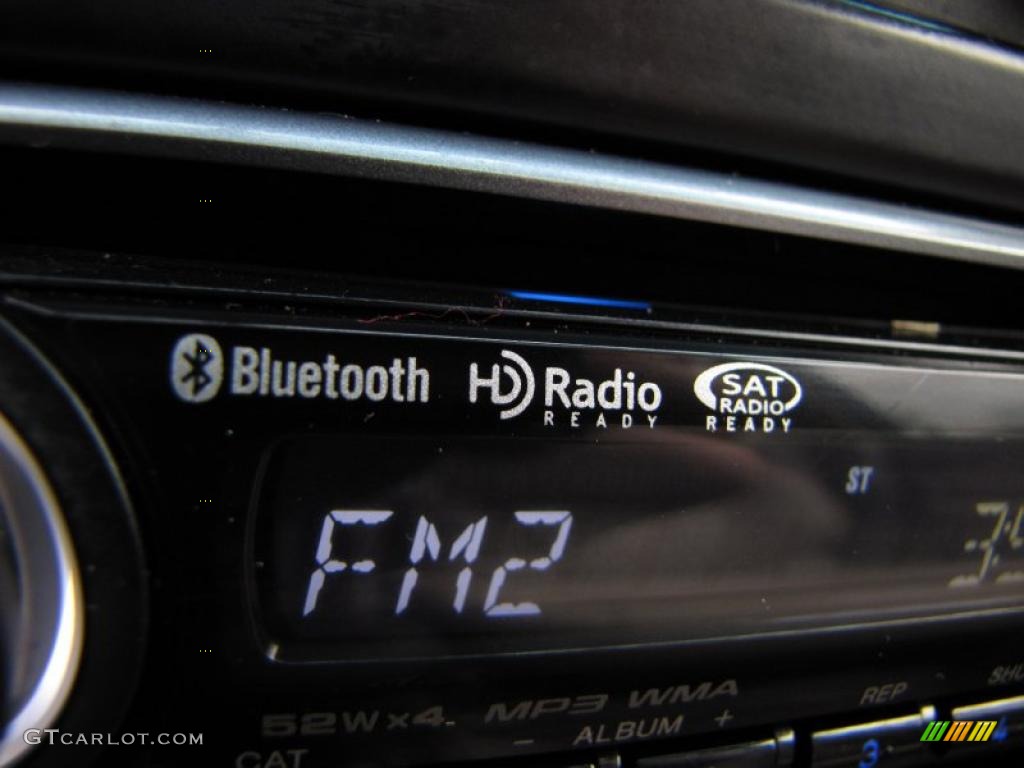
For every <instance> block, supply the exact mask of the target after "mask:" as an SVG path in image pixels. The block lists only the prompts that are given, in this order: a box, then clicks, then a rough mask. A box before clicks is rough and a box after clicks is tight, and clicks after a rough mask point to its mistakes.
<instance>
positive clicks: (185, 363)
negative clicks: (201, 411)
mask: <svg viewBox="0 0 1024 768" xmlns="http://www.w3.org/2000/svg"><path fill="white" fill-rule="evenodd" d="M223 381H224V353H223V352H222V351H221V348H220V344H218V343H217V340H216V339H215V338H213V337H212V336H207V335H206V334H205V333H190V334H188V335H187V336H182V337H181V338H180V339H178V343H177V344H175V345H174V350H173V351H172V352H171V388H172V389H173V390H174V393H175V394H176V395H177V396H178V397H180V398H181V399H182V400H185V401H186V402H189V403H205V402H206V401H207V400H212V399H213V398H214V396H216V394H217V392H218V391H219V390H220V386H221V384H222V383H223Z"/></svg>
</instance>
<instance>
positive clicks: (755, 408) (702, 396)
mask: <svg viewBox="0 0 1024 768" xmlns="http://www.w3.org/2000/svg"><path fill="white" fill-rule="evenodd" d="M693 393H694V394H695V395H696V396H697V399H698V400H700V401H701V403H703V404H704V405H705V406H707V408H708V409H710V410H711V411H713V412H714V414H715V415H713V416H708V417H707V418H706V421H705V429H707V431H708V432H718V431H722V432H762V433H765V434H767V433H769V432H775V431H781V432H783V433H788V432H789V431H790V429H792V427H793V419H792V417H790V416H787V415H786V414H788V413H789V412H791V411H792V410H793V409H794V408H796V407H797V406H798V405H800V402H801V401H802V400H803V396H804V389H803V386H801V384H800V382H799V381H797V379H796V377H795V376H793V375H792V374H789V373H787V372H786V371H784V370H782V369H781V368H777V367H776V366H774V365H767V364H765V363H722V364H721V365H716V366H713V367H711V368H708V369H707V370H706V371H704V372H703V373H701V374H700V375H699V376H698V377H697V378H696V380H694V382H693Z"/></svg>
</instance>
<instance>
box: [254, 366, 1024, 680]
mask: <svg viewBox="0 0 1024 768" xmlns="http://www.w3.org/2000/svg"><path fill="white" fill-rule="evenodd" d="M684 363H685V365H684V366H683V367H681V368H680V374H681V375H680V378H681V379H683V380H684V382H685V383H684V384H681V385H679V386H673V383H672V381H670V380H666V377H664V376H663V381H665V383H663V384H661V385H660V386H659V391H658V393H657V395H658V397H657V399H658V405H659V408H660V414H661V416H662V417H663V418H664V422H663V423H661V424H659V425H658V427H657V428H652V427H651V426H650V425H647V426H646V427H644V426H643V422H642V420H643V416H644V411H643V410H642V409H641V408H640V407H639V406H640V401H639V398H638V397H637V390H636V389H634V392H633V394H632V397H633V398H634V404H635V410H636V411H637V414H636V416H635V420H636V422H637V423H638V424H639V426H637V427H635V428H631V429H618V430H607V431H601V430H595V429H582V430H581V431H579V432H575V433H573V432H565V431H562V432H554V431H551V433H550V435H546V434H544V433H543V432H542V431H541V430H539V429H537V430H530V431H524V432H522V433H506V434H481V432H483V430H481V429H477V428H473V426H472V425H469V428H467V429H465V430H462V431H460V432H459V433H457V434H450V433H449V434H446V433H444V432H443V431H442V430H440V429H438V430H433V431H432V430H430V429H420V430H418V431H417V433H416V434H389V435H370V434H359V433H353V432H348V433H335V434H307V435H298V436H295V437H292V438H287V439H284V440H282V441H280V442H278V443H277V444H276V445H275V446H274V447H273V448H272V449H271V450H270V451H269V453H268V458H267V461H266V464H265V470H264V473H263V477H262V479H261V483H260V488H259V491H258V494H257V497H258V502H257V504H256V515H255V522H254V526H253V553H254V567H253V574H254V584H255V589H256V592H257V596H258V601H257V602H258V606H259V608H258V610H259V613H260V616H259V618H260V621H261V625H262V626H263V628H264V631H265V633H266V635H267V636H268V638H269V639H270V641H272V643H273V644H274V645H275V648H276V651H275V653H277V655H278V658H282V659H295V660H304V659H361V658H398V657H438V656H458V655H469V654H483V653H488V654H489V653H515V652H526V651H545V650H553V649H571V648H593V647H607V646H620V645H629V644H639V643H671V642H684V641H694V640H710V639H716V638H727V637H737V636H745V635H753V634H765V633H777V632H787V631H794V630H804V629H813V628H825V627H843V626H848V625H859V624H864V623H871V622H877V621H887V620H898V619H908V618H917V617H923V616H934V615H948V614H952V613H958V612H964V611H975V610H987V609H998V608H1005V607H1019V606H1021V605H1022V604H1024V472H1022V467H1024V434H1016V433H1015V430H1016V429H1017V426H1016V424H1012V425H1010V428H1009V429H1006V428H1005V427H1006V426H1007V424H1006V422H1004V423H1003V427H1004V428H1002V429H1000V430H999V431H998V433H996V432H994V431H993V430H991V429H989V426H990V424H989V422H992V423H995V420H997V419H998V418H999V414H1003V413H1008V412H1009V411H1008V410H1007V409H1009V408H1010V407H1011V406H1013V407H1016V408H1017V413H1018V414H1019V412H1020V407H1021V402H1022V401H1024V390H1022V389H1021V383H1020V381H1021V380H1020V379H1016V378H1014V377H1006V378H1005V379H994V380H993V381H990V382H988V383H987V384H986V385H985V387H986V388H987V389H985V393H986V394H987V396H989V397H990V398H991V399H990V400H988V401H987V403H986V404H984V405H981V406H976V407H974V409H973V410H971V409H970V408H968V409H964V408H959V411H958V412H959V414H960V416H954V415H951V410H950V409H952V408H954V407H956V399H957V397H958V396H959V393H960V391H961V388H965V389H964V394H965V395H966V393H967V392H968V391H969V388H970V387H972V386H974V385H972V383H971V382H972V380H973V379H972V377H971V376H970V375H965V374H962V373H949V374H947V373H942V372H934V373H930V374H928V378H927V379H926V381H927V382H928V383H926V384H920V383H919V384H918V385H917V387H916V389H915V385H914V382H915V381H917V380H918V379H920V374H915V373H913V372H908V371H905V370H897V369H894V371H893V373H891V374H889V373H887V372H886V371H885V370H884V369H878V368H873V369H871V370H869V371H860V372H858V371H856V370H855V369H853V375H852V377H851V376H847V373H849V372H848V371H846V370H844V369H842V368H840V367H830V368H818V369H814V368H812V364H808V363H801V364H799V365H789V366H788V367H787V368H786V371H783V372H782V373H785V374H786V375H788V376H790V377H791V378H792V379H793V381H794V382H796V387H797V389H796V394H794V387H793V386H792V385H790V382H788V381H786V380H783V379H782V378H780V377H779V375H777V374H776V373H775V371H777V370H781V369H778V368H777V367H769V366H766V367H764V368H763V369H760V370H759V369H758V368H757V366H756V365H752V364H745V365H744V366H742V367H741V366H739V365H734V366H733V367H732V368H729V367H728V366H727V365H722V366H718V370H717V371H716V372H715V374H714V377H712V378H714V379H715V380H713V381H711V382H710V383H709V382H708V378H709V377H707V376H705V377H704V379H703V380H702V379H701V372H702V370H704V369H706V368H707V367H708V366H707V364H706V363H704V364H703V365H701V364H699V363H696V364H695V363H694V362H693V361H684ZM801 367H802V368H803V370H801ZM723 370H724V371H725V372H724V373H723V372H722V371H723ZM737 371H738V373H737V375H736V376H734V377H732V378H726V377H727V376H728V375H729V373H734V372H737ZM793 371H797V373H793ZM498 373H500V371H499V372H498ZM476 375H477V379H478V380H479V378H480V374H479V372H477V373H476ZM469 376H470V378H469V382H470V387H471V388H472V385H473V379H472V376H473V373H472V372H470V374H469ZM858 376H860V377H861V378H860V379H859V381H868V380H869V378H870V380H873V381H881V380H882V379H884V378H885V377H886V376H889V377H890V378H891V377H895V378H896V379H899V382H893V381H890V385H891V386H889V390H886V388H885V387H876V393H877V392H878V391H881V392H883V393H885V392H886V391H890V392H891V393H892V396H891V398H890V399H891V402H889V401H887V400H886V397H885V396H876V398H875V400H874V401H873V402H871V403H870V404H866V398H860V399H858V397H857V392H856V388H855V385H856V382H857V381H858V379H857V377H858ZM755 377H756V378H758V379H759V382H758V383H751V382H754V381H755ZM771 377H774V380H773V378H771ZM840 377H844V378H843V380H842V381H840ZM551 381H552V377H551V376H546V377H545V378H540V377H538V380H537V381H536V382H535V386H536V387H537V388H538V390H539V391H538V393H537V398H538V399H539V398H542V397H544V396H545V392H544V391H543V388H544V387H545V386H547V384H550V383H551ZM553 381H554V383H555V384H556V385H557V384H558V383H559V378H558V377H557V376H555V377H554V379H553ZM620 381H621V382H622V383H625V382H627V381H628V379H627V378H626V376H625V374H624V373H623V374H621V377H620ZM974 381H976V380H974ZM509 386H511V384H510V385H509ZM787 386H788V389H787ZM744 390H746V391H745V392H744ZM826 390H827V391H828V392H829V393H830V399H829V401H828V402H829V403H830V404H831V406H830V408H831V409H832V410H830V413H831V415H828V416H827V417H826V416H822V415H821V414H823V413H824V411H823V410H819V415H818V416H817V417H816V416H815V412H814V411H813V410H812V407H811V406H807V404H808V403H809V402H811V401H813V399H814V398H815V397H816V396H818V397H819V401H821V400H824V398H823V397H820V396H819V395H818V393H819V392H825V391H826ZM620 391H622V390H620ZM904 391H907V392H924V393H925V394H927V395H928V396H929V398H930V402H928V403H927V404H926V405H924V406H921V405H919V404H918V405H913V406H911V405H908V402H909V401H908V400H907V399H906V398H905V396H904V395H903V394H902V393H903V392H904ZM974 391H975V394H976V395H977V391H978V390H977V388H976V387H975V390H974ZM730 393H731V394H732V395H733V396H732V397H730ZM597 394H598V393H597V392H595V396H597ZM605 395H607V397H606V401H607V402H611V396H612V393H611V388H606V391H605ZM622 396H623V398H625V396H626V395H625V393H624V391H623V395H622ZM645 397H647V398H648V399H647V401H646V402H648V403H653V402H654V401H655V398H654V394H653V393H651V392H650V391H648V392H647V394H646V395H645ZM709 397H710V398H713V401H714V406H715V411H714V412H715V413H716V415H717V419H718V420H717V421H716V422H715V423H712V422H710V421H709V420H708V419H707V418H706V416H707V413H710V412H712V411H711V410H710V408H709V406H708V403H707V400H708V399H709ZM672 398H678V399H680V400H682V399H684V398H685V403H686V405H685V408H683V407H680V409H679V410H678V411H671V410H667V409H665V408H663V407H662V406H663V405H664V404H668V403H669V401H670V399H672ZM795 398H799V399H800V400H801V401H803V404H804V405H805V406H807V408H806V410H805V411H804V413H803V416H804V418H803V421H802V422H801V423H799V424H796V423H795V421H796V413H795V411H794V408H793V406H792V403H793V402H794V399H795ZM944 398H948V401H946V400H944ZM583 399H584V395H581V396H580V400H581V402H582V400H583ZM723 400H730V401H731V402H729V404H728V405H727V406H723V404H722V401H723ZM550 401H551V402H552V409H553V410H556V411H557V406H558V402H559V401H558V395H557V392H556V393H555V395H554V396H553V397H551V398H550ZM662 401H664V403H663V402H662ZM847 401H849V402H852V403H854V404H856V405H857V407H858V408H859V409H860V410H859V411H858V410H857V409H856V408H852V407H847V408H845V409H844V410H843V411H842V415H841V416H836V415H835V413H836V411H835V410H834V408H835V404H836V403H838V402H847ZM776 403H781V405H777V404H776ZM621 404H622V405H625V400H624V399H623V400H622V403H621ZM787 404H789V406H788V408H787ZM482 405H483V406H488V407H494V406H501V405H502V403H500V402H496V403H493V404H492V403H491V401H490V400H487V401H485V402H483V403H482ZM723 407H725V411H722V410H721V409H722V408H723ZM979 407H980V408H981V409H982V411H984V412H983V413H982V411H979V410H978V408H979ZM687 408H693V410H692V414H693V416H692V417H691V416H689V415H686V409H687ZM901 408H902V409H903V410H902V412H900V410H899V409H901ZM936 409H937V410H936ZM580 410H585V409H583V408H581V409H580ZM737 410H738V411H739V412H740V414H741V416H742V418H741V421H740V422H739V423H740V424H743V423H744V421H743V419H745V418H748V417H750V416H751V415H752V414H751V413H750V412H751V411H756V413H755V414H753V415H754V416H756V417H757V418H758V419H759V423H758V424H757V426H758V429H757V430H753V429H751V430H747V431H746V432H744V431H743V430H742V429H741V430H737V431H735V432H730V431H728V430H727V428H726V427H725V425H726V424H727V423H728V422H727V421H726V420H727V418H728V416H731V415H734V413H733V412H736V411H737ZM557 412H558V415H559V417H561V416H562V413H561V412H560V411H557ZM851 414H853V415H851ZM858 414H861V415H858ZM879 414H882V415H883V416H884V417H885V418H884V419H883V418H881V417H880V416H879ZM537 415H538V417H540V418H546V417H545V416H544V414H543V413H538V414H537ZM960 417H962V418H964V419H965V421H964V423H963V425H962V426H959V425H958V424H957V422H956V419H957V418H960ZM570 418H571V417H570ZM766 418H770V419H774V428H773V429H770V430H766V429H764V426H765V424H766V423H767V422H765V421H764V420H763V419H766ZM784 418H789V419H791V421H790V424H789V427H788V428H787V429H786V431H784V428H783V426H782V420H783V419H784ZM1015 418H1016V419H1018V420H1019V419H1020V416H1019V415H1018V416H1016V417H1015ZM686 422H689V423H686ZM857 422H859V424H858V423H857ZM499 426H501V424H500V422H499Z"/></svg>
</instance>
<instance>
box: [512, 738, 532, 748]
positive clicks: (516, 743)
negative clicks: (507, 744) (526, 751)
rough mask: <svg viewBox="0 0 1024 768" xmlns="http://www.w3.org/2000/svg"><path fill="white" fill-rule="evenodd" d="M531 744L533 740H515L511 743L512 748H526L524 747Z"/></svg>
mask: <svg viewBox="0 0 1024 768" xmlns="http://www.w3.org/2000/svg"><path fill="white" fill-rule="evenodd" d="M533 742H534V740H533V739H517V740H516V741H513V742H512V746H513V747H526V746H529V745H530V744H533Z"/></svg>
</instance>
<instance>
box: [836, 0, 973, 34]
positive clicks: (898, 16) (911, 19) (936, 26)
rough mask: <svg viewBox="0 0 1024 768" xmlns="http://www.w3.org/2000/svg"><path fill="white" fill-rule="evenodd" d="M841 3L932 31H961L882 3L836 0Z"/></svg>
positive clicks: (864, 0) (953, 32) (954, 32)
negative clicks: (887, 6)
mask: <svg viewBox="0 0 1024 768" xmlns="http://www.w3.org/2000/svg"><path fill="white" fill-rule="evenodd" d="M837 1H838V2H839V3H840V4H841V5H848V6H851V7H853V8H857V9H858V10H861V11H865V12H867V13H871V14H874V15H876V16H884V17H885V18H887V19H892V20H893V21H900V22H903V23H904V24H910V25H912V26H915V27H922V28H924V29H930V30H932V31H933V32H947V33H952V34H961V31H960V30H958V29H957V28H956V27H952V26H949V25H948V24H943V23H942V22H940V21H932V20H931V19H928V18H925V17H923V16H917V15H915V14H913V13H908V12H906V11H897V10H895V9H893V8H886V7H885V6H883V5H878V4H876V3H872V2H868V0H837Z"/></svg>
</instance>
